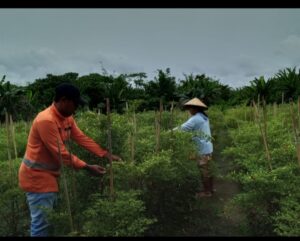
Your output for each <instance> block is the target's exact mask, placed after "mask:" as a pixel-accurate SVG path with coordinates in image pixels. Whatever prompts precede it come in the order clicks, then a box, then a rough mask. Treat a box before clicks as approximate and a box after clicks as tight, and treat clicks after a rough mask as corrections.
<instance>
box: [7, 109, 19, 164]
mask: <svg viewBox="0 0 300 241" xmlns="http://www.w3.org/2000/svg"><path fill="white" fill-rule="evenodd" d="M9 120H10V127H11V137H12V143H13V147H14V151H15V159H17V158H18V152H17V144H16V136H15V126H14V122H13V119H12V116H11V115H9Z"/></svg>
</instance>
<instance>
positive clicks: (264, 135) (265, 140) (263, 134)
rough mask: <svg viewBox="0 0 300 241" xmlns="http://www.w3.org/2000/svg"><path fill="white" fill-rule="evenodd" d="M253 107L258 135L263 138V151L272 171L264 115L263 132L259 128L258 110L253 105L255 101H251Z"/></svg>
mask: <svg viewBox="0 0 300 241" xmlns="http://www.w3.org/2000/svg"><path fill="white" fill-rule="evenodd" d="M253 106H254V113H255V119H256V121H257V124H258V126H259V130H260V133H261V135H262V138H263V142H264V147H265V151H266V156H267V161H268V165H269V169H270V170H272V169H273V168H272V164H271V156H270V151H269V147H268V142H267V134H266V118H265V114H264V128H265V129H264V130H263V128H262V126H261V123H260V117H259V112H258V108H257V106H256V104H255V101H253Z"/></svg>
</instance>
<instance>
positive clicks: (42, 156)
mask: <svg viewBox="0 0 300 241" xmlns="http://www.w3.org/2000/svg"><path fill="white" fill-rule="evenodd" d="M83 103H84V102H83V100H82V99H81V97H80V92H79V90H78V88H76V87H75V86H73V85H71V84H68V83H63V84H60V85H59V86H57V87H56V89H55V98H54V102H53V103H52V105H51V106H49V107H48V108H46V109H45V110H43V111H41V112H40V113H39V114H38V115H37V116H36V118H35V119H34V121H33V123H32V126H31V129H30V133H29V136H28V142H27V147H26V152H25V155H24V159H23V161H22V163H21V166H20V169H19V186H20V188H21V189H22V190H24V191H25V192H26V196H27V201H28V205H29V209H30V216H31V236H48V227H49V223H48V221H47V217H46V213H45V212H44V211H43V208H47V209H53V204H54V202H55V200H56V198H57V192H58V183H57V178H58V177H59V175H60V168H61V165H62V164H65V165H67V166H70V167H72V168H74V169H77V170H78V169H86V170H88V171H89V172H90V173H91V174H92V175H94V176H100V175H102V174H104V173H105V172H106V170H105V168H104V167H101V166H99V165H89V164H87V163H85V162H84V161H83V160H80V159H79V158H78V157H77V156H75V155H73V154H70V153H69V152H68V150H67V149H66V147H65V145H64V143H65V142H66V141H68V140H69V139H72V140H74V141H75V142H76V143H77V144H79V145H80V146H82V147H84V148H85V149H87V150H88V151H90V152H92V153H94V154H95V155H97V156H99V157H106V158H109V156H111V158H112V160H121V158H120V157H119V156H117V155H113V154H111V153H109V152H108V151H107V150H105V149H103V148H102V147H100V146H99V145H98V144H97V143H96V142H95V141H93V140H92V139H91V138H89V137H87V136H86V135H85V134H84V133H83V132H82V131H81V130H80V129H79V128H78V127H77V125H76V122H75V120H74V118H73V116H72V115H73V113H74V112H75V110H76V109H77V107H78V105H79V104H83ZM62 162H63V163H62ZM41 207H42V208H41Z"/></svg>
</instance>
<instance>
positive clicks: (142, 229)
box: [0, 104, 300, 236]
mask: <svg viewBox="0 0 300 241" xmlns="http://www.w3.org/2000/svg"><path fill="white" fill-rule="evenodd" d="M298 110H299V108H298V106H297V105H296V104H283V105H267V106H262V105H260V106H258V105H255V106H254V107H253V106H247V107H246V106H241V107H234V108H227V109H223V110H222V109H220V108H218V107H217V106H213V107H211V108H210V109H209V111H208V115H209V117H210V122H211V129H212V135H213V143H214V155H213V159H214V164H215V165H214V172H215V178H216V180H215V188H216V193H215V194H214V196H213V197H211V198H204V199H200V200H199V199H196V198H195V192H197V191H199V190H200V189H201V188H202V187H201V183H200V173H199V170H198V168H197V166H196V163H195V161H193V160H190V158H189V157H190V155H191V153H193V151H194V150H193V148H192V146H191V145H190V139H191V134H190V133H185V132H180V131H172V128H174V127H175V126H178V125H180V124H181V123H183V122H184V121H185V120H186V119H187V118H188V114H187V112H183V111H181V110H178V109H174V111H172V112H170V111H162V112H157V111H156V112H155V111H145V112H139V113H134V112H133V111H130V110H128V111H127V112H126V113H124V114H122V115H120V114H116V113H112V114H111V116H110V117H111V118H110V119H111V138H112V151H113V153H116V154H119V155H120V156H121V157H122V159H123V160H124V161H123V162H121V163H116V162H114V163H113V165H112V166H110V165H109V163H107V161H106V160H104V159H103V160H102V159H99V158H97V157H95V156H93V155H92V154H90V153H88V152H87V151H85V150H84V149H82V148H81V147H79V146H77V145H76V144H75V143H70V144H69V146H68V149H69V151H71V152H72V153H74V154H76V155H78V156H79V157H80V158H81V159H82V160H85V161H87V162H89V163H95V164H101V165H103V166H106V168H107V169H108V170H110V169H112V172H110V171H108V172H107V174H105V175H104V176H103V177H102V178H99V177H90V176H88V174H87V173H86V172H85V171H75V170H71V169H70V168H63V170H62V176H61V178H60V194H59V199H58V203H57V206H56V208H55V211H54V212H53V213H50V217H51V223H52V224H53V230H52V235H53V236H298V235H299V234H300V221H299V220H300V202H299V200H300V196H299V193H300V192H299V188H300V176H299V172H300V169H299V164H300V163H299V161H298V160H299V157H297V148H299V146H298V143H299V142H298V133H299V111H298ZM75 119H76V121H77V124H78V126H79V127H80V128H81V130H82V131H83V132H85V133H86V134H87V135H88V136H90V137H92V138H93V139H94V140H96V141H97V142H98V143H100V144H101V145H102V146H103V147H107V145H108V122H107V120H108V119H107V116H106V115H104V114H99V113H95V112H92V111H82V112H78V113H77V114H76V116H75ZM30 125H31V124H30V122H24V121H19V122H16V123H13V124H10V125H5V123H4V124H2V125H1V128H0V133H1V139H0V146H1V150H0V165H1V169H0V170H1V171H0V179H1V181H0V189H1V196H0V209H1V212H0V220H1V221H0V236H29V222H30V220H29V212H28V208H27V204H26V197H25V194H24V193H23V192H22V191H21V190H20V189H19V188H18V180H17V173H18V168H19V165H20V162H21V159H22V157H23V155H24V151H25V147H26V141H27V139H26V138H27V135H28V132H29V129H30ZM63 178H65V180H66V183H67V185H66V186H64V185H63V182H62V180H63ZM110 178H112V179H113V186H112V185H111V184H110ZM66 195H68V197H69V199H70V204H68V203H67V202H66ZM68 205H70V210H71V212H68Z"/></svg>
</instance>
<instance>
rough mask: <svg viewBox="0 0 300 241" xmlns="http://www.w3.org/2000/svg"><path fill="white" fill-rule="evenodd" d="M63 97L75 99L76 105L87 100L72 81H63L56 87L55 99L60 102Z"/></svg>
mask: <svg viewBox="0 0 300 241" xmlns="http://www.w3.org/2000/svg"><path fill="white" fill-rule="evenodd" d="M62 97H65V98H66V99H68V100H73V101H74V104H75V105H83V104H85V101H84V100H83V99H82V98H81V97H80V91H79V89H78V88H77V87H76V86H74V85H72V84H70V83H62V84H60V85H58V86H57V87H56V88H55V97H54V101H55V102H58V101H59V100H60V99H61V98H62Z"/></svg>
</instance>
